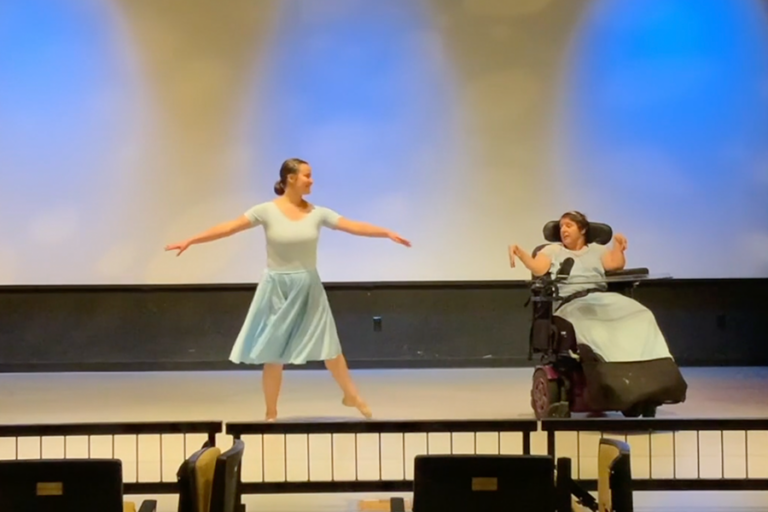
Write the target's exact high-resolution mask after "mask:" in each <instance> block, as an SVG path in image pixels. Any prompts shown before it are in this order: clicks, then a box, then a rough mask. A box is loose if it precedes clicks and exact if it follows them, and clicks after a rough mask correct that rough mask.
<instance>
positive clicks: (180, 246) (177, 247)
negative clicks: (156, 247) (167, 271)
mask: <svg viewBox="0 0 768 512" xmlns="http://www.w3.org/2000/svg"><path fill="white" fill-rule="evenodd" d="M190 245H192V244H191V243H190V241H189V240H184V241H183V242H181V243H177V244H168V245H166V246H165V250H166V251H179V252H178V253H176V256H181V253H183V252H184V251H186V250H187V249H188V248H189V246H190Z"/></svg>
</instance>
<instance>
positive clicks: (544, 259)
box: [509, 245, 552, 276]
mask: <svg viewBox="0 0 768 512" xmlns="http://www.w3.org/2000/svg"><path fill="white" fill-rule="evenodd" d="M515 257H517V258H520V261H521V262H522V263H523V265H525V268H527V269H528V270H530V271H531V273H532V274H533V275H535V276H543V275H544V274H546V273H547V272H549V268H550V267H551V266H552V260H551V258H550V257H549V256H548V255H547V254H546V253H545V252H544V251H539V252H538V254H536V256H535V257H533V256H531V255H530V254H528V253H527V252H525V251H524V250H523V249H521V248H520V246H518V245H510V246H509V266H510V267H512V268H514V267H515Z"/></svg>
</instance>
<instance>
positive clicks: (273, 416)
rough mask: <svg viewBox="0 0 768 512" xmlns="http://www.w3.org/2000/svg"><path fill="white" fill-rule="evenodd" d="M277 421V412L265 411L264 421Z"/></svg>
mask: <svg viewBox="0 0 768 512" xmlns="http://www.w3.org/2000/svg"><path fill="white" fill-rule="evenodd" d="M276 419H277V411H267V414H265V415H264V421H270V422H272V421H275V420H276Z"/></svg>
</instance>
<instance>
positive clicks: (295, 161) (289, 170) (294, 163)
mask: <svg viewBox="0 0 768 512" xmlns="http://www.w3.org/2000/svg"><path fill="white" fill-rule="evenodd" d="M302 165H308V164H307V162H305V161H304V160H302V159H301V158H289V159H288V160H286V161H285V162H283V165H281V166H280V179H279V180H277V181H276V182H275V189H274V190H275V194H277V195H279V196H281V195H283V194H285V186H286V185H287V184H288V176H290V175H291V174H296V173H297V172H299V169H301V166H302Z"/></svg>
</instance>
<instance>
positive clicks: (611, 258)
mask: <svg viewBox="0 0 768 512" xmlns="http://www.w3.org/2000/svg"><path fill="white" fill-rule="evenodd" d="M626 250H627V239H626V238H625V237H624V236H623V235H616V236H615V237H613V247H611V248H610V249H608V250H607V251H605V252H604V253H603V256H602V258H601V260H602V263H603V268H604V269H605V270H606V271H612V270H622V269H623V268H624V266H625V265H626V264H627V260H626V258H625V257H624V251H626Z"/></svg>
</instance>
